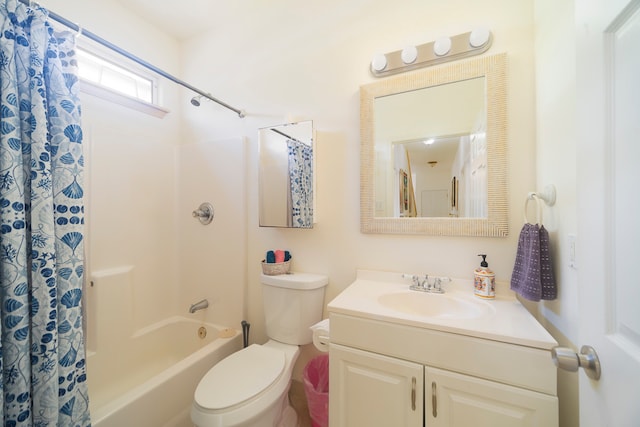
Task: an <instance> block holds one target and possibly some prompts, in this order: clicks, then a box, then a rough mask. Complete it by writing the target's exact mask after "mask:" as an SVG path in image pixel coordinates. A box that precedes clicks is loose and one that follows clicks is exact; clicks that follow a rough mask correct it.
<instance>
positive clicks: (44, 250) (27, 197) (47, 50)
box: [0, 0, 91, 427]
mask: <svg viewBox="0 0 640 427" xmlns="http://www.w3.org/2000/svg"><path fill="white" fill-rule="evenodd" d="M0 25H1V28H0V117H1V120H2V121H1V124H0V279H1V282H0V283H1V285H0V330H1V335H0V336H1V341H0V365H1V366H0V367H1V371H0V387H1V388H2V390H1V392H2V396H1V398H2V402H1V403H2V404H1V405H0V416H1V417H2V420H3V425H4V426H9V427H13V426H38V427H43V426H82V427H84V426H90V425H91V422H90V418H89V398H88V392H87V384H86V366H85V350H84V336H83V330H82V304H81V300H82V282H83V274H84V266H83V265H84V256H83V250H84V249H83V226H84V204H83V187H82V184H83V182H82V173H83V163H84V159H83V154H82V145H81V144H82V130H81V128H80V104H79V100H78V92H77V89H78V85H77V83H78V78H77V69H76V68H77V64H76V61H75V54H74V40H73V34H71V33H56V32H55V31H54V30H53V28H52V27H51V25H50V23H49V21H48V16H47V12H46V10H44V9H42V8H33V9H32V8H29V7H27V6H25V5H24V4H22V3H20V2H18V1H17V0H0Z"/></svg>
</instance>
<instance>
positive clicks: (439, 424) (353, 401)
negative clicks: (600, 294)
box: [328, 280, 558, 427]
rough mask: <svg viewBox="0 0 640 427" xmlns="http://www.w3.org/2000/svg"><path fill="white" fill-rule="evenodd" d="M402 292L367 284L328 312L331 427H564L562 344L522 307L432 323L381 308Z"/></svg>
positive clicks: (502, 305) (505, 303) (512, 304)
mask: <svg viewBox="0 0 640 427" xmlns="http://www.w3.org/2000/svg"><path fill="white" fill-rule="evenodd" d="M394 292H396V293H397V292H398V291H396V290H395V288H394V287H392V286H390V285H388V284H385V285H384V286H383V285H380V286H378V285H377V284H376V282H375V281H371V280H357V281H356V282H354V284H352V285H351V286H350V287H349V288H347V289H346V290H345V291H344V292H343V293H341V294H340V295H339V296H338V297H336V298H335V299H334V300H333V301H332V302H331V303H329V305H328V311H329V317H330V325H331V346H330V350H329V381H330V392H329V425H330V426H331V427H354V426H367V427H376V426H380V427H389V426H394V427H402V426H407V427H413V426H426V427H468V426H474V427H501V426H504V427H519V426H527V427H558V398H557V379H556V378H557V368H556V367H555V365H554V364H553V362H552V360H551V354H550V350H551V348H553V347H554V346H555V345H557V343H556V342H555V340H554V339H553V338H552V337H551V336H550V335H549V334H548V332H546V331H545V330H544V328H542V326H540V324H539V323H537V322H536V321H535V319H534V318H533V317H532V316H531V315H530V314H529V313H528V312H527V311H526V309H524V307H523V306H522V305H521V304H520V303H519V302H518V301H516V300H515V299H513V298H506V297H505V298H503V299H501V300H500V299H498V300H497V301H492V302H491V303H489V304H491V310H490V313H489V314H486V315H484V314H483V315H482V316H479V317H476V318H473V319H466V320H465V319H461V318H460V316H459V317H457V318H452V319H450V318H445V317H443V318H439V319H436V318H434V320H433V321H432V320H431V318H426V319H423V318H420V317H419V316H416V315H415V314H407V315H404V314H402V313H401V312H398V310H397V309H396V308H394V310H395V311H391V310H388V309H387V308H385V307H384V306H380V304H379V301H381V300H384V298H381V296H382V295H389V294H391V293H394ZM452 294H453V292H452ZM472 298H473V297H472ZM442 319H444V320H442Z"/></svg>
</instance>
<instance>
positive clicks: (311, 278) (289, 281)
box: [260, 272, 329, 289]
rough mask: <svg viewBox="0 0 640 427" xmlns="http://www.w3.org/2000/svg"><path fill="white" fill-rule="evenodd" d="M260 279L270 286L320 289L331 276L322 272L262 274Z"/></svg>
mask: <svg viewBox="0 0 640 427" xmlns="http://www.w3.org/2000/svg"><path fill="white" fill-rule="evenodd" d="M260 281H261V282H262V283H263V284H265V285H269V286H275V287H279V288H288V289H318V288H322V287H324V286H327V284H328V283H329V278H328V277H327V276H324V275H322V274H312V273H296V272H293V273H290V274H279V275H277V276H268V275H266V274H262V277H261V278H260Z"/></svg>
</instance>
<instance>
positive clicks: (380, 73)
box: [370, 27, 492, 77]
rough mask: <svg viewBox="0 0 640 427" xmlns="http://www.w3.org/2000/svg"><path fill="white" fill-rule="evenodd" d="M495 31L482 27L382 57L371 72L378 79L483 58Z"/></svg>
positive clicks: (378, 57) (372, 65)
mask: <svg viewBox="0 0 640 427" xmlns="http://www.w3.org/2000/svg"><path fill="white" fill-rule="evenodd" d="M491 42H492V36H491V31H489V30H488V29H486V28H483V27H478V28H475V29H473V31H469V32H467V33H463V34H458V35H456V36H452V37H440V38H438V39H437V40H435V41H433V42H430V43H425V44H421V45H419V46H407V47H405V48H404V49H402V50H397V51H394V52H389V53H387V54H382V53H379V54H377V55H375V56H374V57H373V60H372V61H371V67H370V71H371V74H372V75H374V76H375V77H384V76H388V75H391V74H397V73H402V72H405V71H410V70H415V69H418V68H423V67H428V66H431V65H436V64H440V63H443V62H448V61H454V60H456V59H462V58H466V57H468V56H473V55H479V54H481V53H483V52H486V51H487V50H489V48H490V47H491Z"/></svg>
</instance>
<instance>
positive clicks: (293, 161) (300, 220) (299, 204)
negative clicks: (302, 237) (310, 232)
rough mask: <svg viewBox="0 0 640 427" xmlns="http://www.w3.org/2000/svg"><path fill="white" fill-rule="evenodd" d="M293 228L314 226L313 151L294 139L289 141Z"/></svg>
mask: <svg viewBox="0 0 640 427" xmlns="http://www.w3.org/2000/svg"><path fill="white" fill-rule="evenodd" d="M287 149H288V150H287V151H288V157H289V183H290V190H291V221H292V224H291V225H292V227H299V228H311V227H312V226H313V149H312V147H310V146H309V145H306V144H304V143H302V142H299V141H295V140H292V139H289V140H287Z"/></svg>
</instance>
